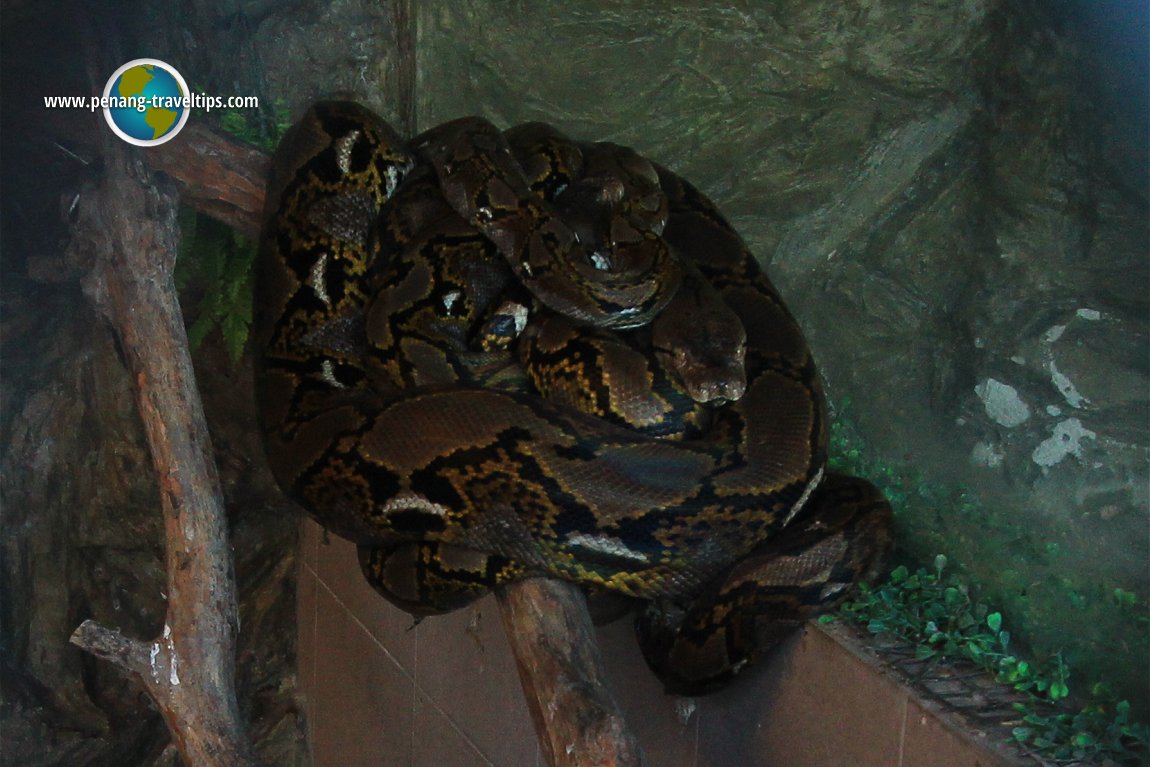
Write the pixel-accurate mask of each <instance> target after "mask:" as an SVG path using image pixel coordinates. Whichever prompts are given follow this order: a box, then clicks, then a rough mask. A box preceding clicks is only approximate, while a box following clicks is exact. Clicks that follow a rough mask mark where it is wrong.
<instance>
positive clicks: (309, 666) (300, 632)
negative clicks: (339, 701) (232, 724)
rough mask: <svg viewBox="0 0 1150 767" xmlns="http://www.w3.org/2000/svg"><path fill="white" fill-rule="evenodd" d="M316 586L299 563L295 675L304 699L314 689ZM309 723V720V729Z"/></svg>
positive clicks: (314, 578) (310, 575) (312, 577)
mask: <svg viewBox="0 0 1150 767" xmlns="http://www.w3.org/2000/svg"><path fill="white" fill-rule="evenodd" d="M317 588H318V582H317V580H316V577H315V573H314V572H313V571H312V570H311V568H309V567H307V566H306V565H304V564H303V563H301V564H300V568H299V581H298V583H297V584H296V632H297V633H296V637H297V641H296V675H297V677H298V678H299V683H300V692H301V693H302V694H303V696H304V697H305V699H306V698H307V697H308V696H309V695H310V694H311V693H312V692H313V691H314V690H315V653H316V646H315V639H316V636H315V629H316V612H317V610H318V605H317V603H316V598H317V593H316V589H317ZM310 725H311V723H310V721H309V723H308V726H309V730H310Z"/></svg>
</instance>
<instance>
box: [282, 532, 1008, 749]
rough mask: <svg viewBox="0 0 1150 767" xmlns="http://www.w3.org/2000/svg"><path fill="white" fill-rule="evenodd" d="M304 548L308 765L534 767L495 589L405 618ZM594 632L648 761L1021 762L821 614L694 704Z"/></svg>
mask: <svg viewBox="0 0 1150 767" xmlns="http://www.w3.org/2000/svg"><path fill="white" fill-rule="evenodd" d="M303 545H304V551H303V557H302V562H303V564H302V571H301V574H300V583H299V619H300V620H299V625H300V646H299V664H300V666H299V673H300V683H301V688H302V690H303V692H304V694H305V696H306V700H307V710H308V717H309V726H310V729H311V745H312V753H313V757H314V767H379V766H381V765H396V766H397V767H409V766H410V767H472V766H473V765H474V766H475V767H479V766H481V765H482V766H491V765H495V766H496V767H535V766H536V765H539V766H540V767H542V761H541V758H540V754H539V749H538V746H537V745H536V741H535V732H534V729H533V727H532V723H531V718H530V715H529V714H528V712H527V707H526V704H525V703H524V702H523V694H522V691H521V689H520V686H519V678H518V674H517V672H516V669H515V662H514V660H513V658H512V657H511V652H510V649H509V648H508V646H507V642H506V640H505V638H504V636H503V627H502V624H501V622H500V619H499V615H498V613H497V610H498V608H497V606H496V604H495V602H494V600H493V599H491V598H488V599H484V600H481V601H480V602H479V603H477V605H475V606H473V607H471V608H469V609H465V610H461V611H459V612H457V613H454V614H451V615H447V616H443V617H440V618H431V619H428V620H426V621H424V622H422V623H420V624H419V625H418V626H414V625H413V622H412V619H411V618H410V617H409V616H408V615H407V614H405V613H403V612H401V611H399V610H397V609H395V608H393V607H392V606H391V605H390V604H388V603H387V602H385V601H384V600H383V599H382V598H380V597H378V596H377V595H376V594H375V592H373V591H372V590H371V588H370V587H369V586H368V585H367V584H366V583H365V582H364V581H363V578H362V576H361V575H360V572H359V568H358V565H357V564H356V556H355V548H354V547H353V546H352V545H351V544H348V543H346V542H345V541H342V540H339V539H336V538H334V537H333V538H330V540H326V541H325V539H324V535H323V533H322V531H320V529H319V528H318V527H317V526H316V525H314V524H313V523H311V522H305V523H304V535H303ZM599 640H600V645H601V647H602V650H603V655H604V657H605V659H606V662H607V670H608V677H609V678H610V679H612V680H613V684H614V687H615V690H614V691H615V694H616V697H617V699H618V700H619V703H620V705H621V706H622V708H623V710H624V713H625V715H626V717H627V721H628V724H629V725H630V726H631V728H632V730H633V731H634V732H635V734H636V736H637V737H638V738H639V742H640V743H641V744H642V746H643V749H644V751H645V753H646V755H647V758H648V761H649V764H650V767H816V766H818V767H839V766H840V765H841V766H842V767H848V766H849V767H872V766H873V767H888V766H889V767H935V766H937V767H976V766H977V767H996V766H1013V765H1017V764H1019V762H1018V761H1016V760H1015V759H1014V758H1013V757H1011V756H1010V754H1009V752H1008V751H1007V750H1006V749H1004V748H1002V747H999V746H996V745H995V743H994V738H992V737H990V736H987V735H985V734H980V733H979V732H978V731H977V729H975V728H973V727H972V726H971V722H970V721H968V720H964V719H963V718H961V717H960V716H958V715H957V714H954V713H951V712H950V711H949V710H947V707H946V706H944V705H942V704H940V703H938V702H932V701H925V700H923V698H922V697H921V696H919V695H917V694H916V693H915V692H913V691H911V690H910V688H909V687H908V686H906V685H905V684H904V683H903V681H902V679H901V678H900V675H899V673H898V672H896V671H894V670H892V669H890V668H889V667H888V666H887V665H885V664H884V663H883V662H881V661H879V660H878V659H877V658H876V656H875V654H874V653H873V652H872V651H871V650H869V649H868V648H867V647H866V646H865V645H864V644H863V643H862V642H860V641H858V640H857V639H856V638H855V637H854V636H853V635H852V634H851V633H850V631H849V630H848V629H845V628H841V627H837V626H835V625H833V624H832V625H830V626H816V625H810V626H808V627H807V628H806V629H804V630H802V631H800V632H797V633H796V634H795V636H793V637H791V638H790V639H789V640H787V641H786V642H785V643H784V644H783V645H782V646H780V647H779V648H778V649H777V650H776V651H775V652H774V653H773V654H772V655H771V656H770V658H769V659H768V660H767V661H766V662H765V663H763V664H762V665H761V666H760V667H759V668H757V669H753V670H751V671H750V672H748V675H747V676H746V678H743V679H740V680H739V682H738V683H736V684H734V685H732V687H731V688H729V689H727V690H724V691H722V692H720V693H717V694H715V695H711V696H707V697H703V698H695V699H689V698H676V697H672V696H667V695H664V694H663V692H662V690H661V688H660V686H659V684H658V682H657V681H656V680H655V678H654V677H653V676H652V675H651V673H650V672H649V671H648V670H647V667H646V665H645V664H644V662H643V660H642V656H641V655H640V653H639V650H638V647H637V646H636V644H635V638H634V636H633V634H632V632H631V628H630V625H629V621H618V622H616V623H614V624H612V625H610V626H606V627H604V628H602V629H600V631H599ZM942 692H946V691H945V690H943V691H942ZM995 737H999V736H995Z"/></svg>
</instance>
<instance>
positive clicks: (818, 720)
mask: <svg viewBox="0 0 1150 767" xmlns="http://www.w3.org/2000/svg"><path fill="white" fill-rule="evenodd" d="M764 661H765V662H764V663H763V664H762V665H761V666H760V667H759V668H755V669H751V670H750V671H749V676H748V677H747V678H744V679H740V680H738V682H736V684H734V685H732V686H731V687H730V688H728V689H727V690H724V691H722V692H721V693H717V694H716V695H714V696H712V697H709V698H704V699H702V701H701V719H700V734H699V767H719V766H720V765H732V764H739V765H745V767H760V766H761V767H767V766H768V765H787V766H788V767H837V766H838V765H842V766H843V767H846V766H847V765H850V766H851V767H854V766H855V765H867V767H897V765H898V759H899V745H900V735H901V731H902V724H903V721H904V716H905V709H906V696H905V693H904V692H903V691H902V690H901V688H899V687H898V686H897V685H895V684H894V683H892V682H891V681H890V680H888V679H886V678H884V677H881V676H878V675H876V674H875V673H874V672H873V670H872V669H871V668H869V667H868V666H866V665H865V664H864V663H863V662H862V661H861V660H859V659H858V658H856V657H854V656H853V655H851V654H850V653H848V652H845V651H844V650H843V649H842V647H840V646H839V644H838V643H837V642H836V641H835V640H834V639H832V638H831V637H829V636H827V635H826V634H825V633H823V632H821V631H819V630H818V629H815V628H810V627H808V628H806V629H804V630H802V632H801V633H800V634H799V635H797V636H793V637H791V638H790V639H789V640H787V641H786V642H784V643H783V644H782V645H781V646H780V647H778V648H776V651H775V652H774V653H772V654H771V655H770V656H768V657H767V658H764Z"/></svg>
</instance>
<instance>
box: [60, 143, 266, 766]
mask: <svg viewBox="0 0 1150 767" xmlns="http://www.w3.org/2000/svg"><path fill="white" fill-rule="evenodd" d="M104 164H105V172H104V177H103V180H102V182H101V183H100V185H99V186H98V187H94V188H89V189H87V190H85V192H84V193H82V195H81V199H80V203H79V204H80V207H79V218H78V220H77V223H76V226H75V228H74V232H73V239H72V242H71V245H70V246H69V252H70V255H69V258H70V260H71V261H72V262H73V263H80V264H86V265H88V266H89V270H88V272H87V275H86V276H85V278H84V280H83V286H84V292H85V294H86V295H87V296H88V297H89V299H90V300H91V301H92V303H93V304H94V305H95V306H96V308H97V309H98V310H99V311H100V312H101V313H102V314H103V315H104V316H105V317H106V318H107V320H108V321H109V323H110V324H111V325H112V327H113V329H114V331H115V333H116V335H117V337H118V339H119V341H120V348H121V349H122V351H123V354H124V358H125V362H126V364H127V367H128V370H129V372H130V374H131V376H132V381H133V389H134V392H135V398H136V405H137V407H138V409H139V412H140V416H141V419H142V421H143V425H144V431H145V433H146V436H147V439H148V446H149V449H150V451H151V455H152V463H153V467H154V469H155V471H156V475H157V477H158V479H159V496H160V497H159V500H160V505H161V508H162V511H163V516H164V534H165V541H166V544H167V554H166V558H167V573H168V580H167V597H168V608H167V615H166V620H165V625H164V629H163V632H162V634H161V636H159V637H156V638H155V639H153V640H152V641H151V642H143V641H140V640H137V639H132V638H129V637H125V636H123V635H121V634H120V633H119V632H118V631H116V630H115V629H112V628H107V627H104V626H101V625H99V624H97V623H95V622H93V621H86V622H85V623H83V624H82V625H81V626H80V627H79V628H78V629H77V630H76V631H75V632H74V633H73V635H72V638H71V641H72V643H73V644H75V645H77V646H79V647H81V648H83V649H86V650H88V651H90V652H92V653H94V654H96V655H97V656H99V657H102V658H105V659H107V660H109V661H111V662H112V663H115V664H116V665H118V666H120V667H121V668H123V669H124V670H125V671H127V672H129V673H130V674H132V675H133V676H135V677H136V678H137V679H138V680H139V681H140V683H141V684H142V685H143V686H144V687H145V688H146V689H147V690H148V692H149V693H150V694H151V696H152V697H153V698H154V699H155V700H156V703H157V704H158V706H159V709H160V712H161V713H162V715H163V717H164V719H165V721H166V723H167V725H168V729H169V730H170V731H171V733H172V737H173V741H174V742H175V745H176V747H177V749H178V750H179V753H180V755H181V757H182V759H183V761H184V763H185V764H186V765H196V766H197V767H200V766H203V767H254V765H256V764H258V762H257V760H256V758H255V756H254V753H253V751H252V748H251V745H250V743H249V741H248V739H247V737H246V734H245V732H244V727H243V724H242V721H241V719H240V715H239V706H238V705H237V701H236V694H235V646H236V635H237V633H238V612H237V605H236V596H235V584H234V579H233V577H232V564H231V551H230V547H229V542H228V530H227V520H226V516H225V512H224V505H223V493H222V489H221V487H220V481H219V477H218V475H217V473H216V467H215V463H214V461H213V455H212V446H211V440H210V438H209V436H208V430H207V425H206V422H205V419H204V414H203V407H202V405H201V403H200V398H199V394H198V392H197V391H196V384H195V374H194V372H193V369H192V360H191V356H190V354H189V352H188V343H187V336H186V334H185V331H184V323H183V320H182V318H181V316H180V309H179V301H178V296H177V294H176V289H175V284H174V282H173V279H172V268H173V266H174V265H175V260H176V253H177V250H178V248H177V245H178V241H179V231H178V225H177V223H176V208H177V196H176V191H175V190H174V189H173V188H172V187H171V185H170V184H167V185H159V184H156V183H154V182H153V180H152V179H151V178H150V177H149V176H148V174H147V172H146V171H145V170H144V166H143V163H142V162H141V161H140V160H139V157H138V152H135V151H132V150H129V149H128V148H127V147H126V146H124V145H120V144H119V142H114V141H109V142H108V143H107V145H106V146H105V151H104Z"/></svg>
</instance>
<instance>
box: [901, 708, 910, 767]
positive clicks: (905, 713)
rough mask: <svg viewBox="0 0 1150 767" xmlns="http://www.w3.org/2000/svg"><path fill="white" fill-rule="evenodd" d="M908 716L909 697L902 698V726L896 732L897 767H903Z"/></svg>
mask: <svg viewBox="0 0 1150 767" xmlns="http://www.w3.org/2000/svg"><path fill="white" fill-rule="evenodd" d="M909 716H910V696H907V695H903V696H902V726H901V727H899V731H898V767H903V757H904V756H905V753H904V752H905V751H906V720H907V717H909Z"/></svg>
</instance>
